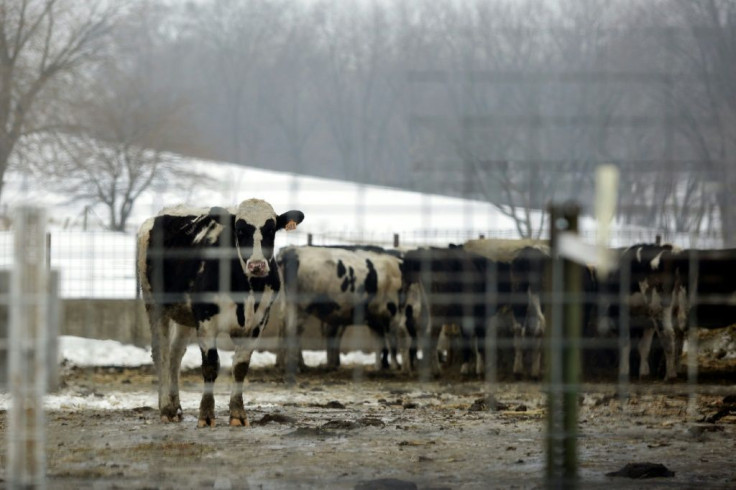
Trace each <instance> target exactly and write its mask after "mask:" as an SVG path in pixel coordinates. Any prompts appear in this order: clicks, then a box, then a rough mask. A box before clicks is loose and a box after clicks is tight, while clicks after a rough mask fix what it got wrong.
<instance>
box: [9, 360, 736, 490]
mask: <svg viewBox="0 0 736 490" xmlns="http://www.w3.org/2000/svg"><path fill="white" fill-rule="evenodd" d="M200 385H201V381H200V376H199V375H198V374H197V373H196V372H192V373H187V374H186V375H185V376H184V378H183V383H182V388H183V389H182V403H183V405H184V412H185V414H184V415H185V416H184V420H183V421H182V422H181V423H179V424H163V423H161V422H160V421H159V416H158V413H157V410H156V409H155V407H154V404H155V403H156V401H155V400H156V399H155V391H156V385H155V379H154V375H153V374H152V373H151V370H150V368H138V369H121V368H95V369H86V370H81V369H67V370H66V371H65V373H64V381H63V388H62V393H63V394H66V395H69V397H70V399H72V400H73V399H80V400H87V401H89V400H91V401H99V402H101V403H102V402H106V401H109V402H110V403H111V405H112V406H111V407H107V408H105V409H89V408H79V407H80V406H83V405H84V404H81V405H78V404H76V403H75V402H73V401H70V402H66V403H67V405H66V406H59V407H57V408H55V409H51V410H49V412H48V414H47V419H48V433H47V469H48V471H47V474H48V486H49V488H69V489H85V488H92V489H101V488H125V489H137V488H250V489H257V488H404V487H401V486H400V485H399V483H400V482H405V483H406V484H407V485H409V486H407V487H406V488H424V489H428V488H452V489H474V488H478V489H480V488H484V489H485V488H538V487H543V486H544V474H545V433H546V421H545V413H546V411H545V396H544V392H543V385H542V384H540V383H531V382H501V383H498V384H495V385H493V386H489V385H486V384H485V383H482V382H480V381H478V380H467V379H462V378H456V379H452V380H443V381H439V382H427V383H418V382H417V381H416V380H414V379H412V378H408V377H405V376H402V375H397V374H393V375H392V374H376V373H372V372H371V371H370V370H367V369H366V370H359V371H355V370H350V369H347V368H343V369H341V370H340V371H339V372H337V373H334V372H333V373H328V372H325V371H323V370H320V369H313V370H311V371H310V372H309V373H306V374H302V375H300V376H299V378H298V380H297V383H296V384H295V385H292V386H287V385H286V384H284V383H283V379H282V377H281V376H280V375H279V374H278V373H277V372H275V371H274V370H273V369H270V368H265V369H260V370H258V369H256V370H253V371H252V372H251V373H250V374H249V382H248V384H247V386H246V395H245V400H246V408H247V409H248V413H249V419H250V422H251V426H250V427H247V428H232V427H229V426H228V425H227V420H228V418H227V417H228V416H227V401H228V390H229V386H228V376H227V373H222V374H221V376H220V378H218V381H217V384H216V389H215V399H216V403H217V416H218V425H217V426H216V427H214V428H205V429H198V428H197V420H196V416H197V405H198V403H199V394H200ZM732 388H733V382H732V381H729V379H728V377H725V378H724V377H720V376H719V375H718V374H717V373H716V374H715V375H714V376H711V377H710V378H708V379H704V380H703V381H702V383H701V384H699V385H698V386H697V390H698V391H701V392H703V393H707V394H700V395H692V391H693V390H692V387H690V386H688V385H687V384H686V383H684V382H681V383H676V384H674V385H664V384H662V383H658V382H651V383H646V384H644V383H635V384H632V385H630V389H631V395H630V397H629V398H620V397H617V396H616V391H615V386H614V385H612V384H605V383H602V384H598V383H596V384H586V385H585V386H584V393H583V395H582V396H581V398H580V400H581V403H580V423H579V430H580V438H579V455H580V470H579V474H580V478H581V480H582V483H583V487H585V488H591V487H593V488H595V487H599V488H602V487H606V488H608V487H611V486H613V487H615V488H621V487H624V488H673V487H675V488H678V487H679V488H693V487H706V488H734V487H736V404H731V399H730V398H726V399H725V401H724V396H726V395H728V394H729V393H734V392H736V390H732ZM729 390H731V391H729ZM491 394H493V395H495V402H496V403H495V404H494V403H492V397H491V396H490V395H491ZM75 397H76V398H75ZM116 406H117V407H119V408H116ZM732 406H733V408H734V413H733V414H731V412H730V407H732ZM5 424H6V414H5V413H0V427H1V428H2V431H3V432H5ZM639 462H651V463H661V464H663V465H665V466H666V467H667V468H668V469H669V470H671V471H673V472H674V473H675V475H674V477H660V478H655V479H649V480H631V479H629V478H622V477H610V476H606V473H608V472H612V471H615V470H618V469H620V468H622V467H623V466H624V465H626V464H628V463H639ZM2 468H3V469H2V470H0V477H4V471H5V470H4V468H5V464H4V461H3V464H2ZM381 479H392V480H391V481H390V482H392V483H393V484H395V485H398V486H394V487H385V486H384V487H380V486H373V487H371V486H370V484H371V482H372V484H375V483H376V481H377V480H381ZM384 483H386V480H384ZM411 484H414V485H416V487H412V486H411ZM361 485H363V486H361Z"/></svg>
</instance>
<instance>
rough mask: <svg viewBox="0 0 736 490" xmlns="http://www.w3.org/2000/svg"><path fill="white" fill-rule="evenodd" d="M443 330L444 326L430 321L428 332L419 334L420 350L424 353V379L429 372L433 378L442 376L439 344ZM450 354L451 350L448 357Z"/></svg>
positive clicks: (422, 366) (422, 367)
mask: <svg viewBox="0 0 736 490" xmlns="http://www.w3.org/2000/svg"><path fill="white" fill-rule="evenodd" d="M442 330H443V326H442V325H441V324H439V323H437V322H432V321H429V322H428V325H427V328H426V330H424V331H422V332H420V334H419V335H420V337H419V349H420V350H421V351H422V363H421V369H422V376H423V377H425V376H426V375H427V371H429V374H430V375H431V376H432V377H437V376H439V375H440V374H441V369H440V358H439V356H440V352H439V342H440V334H441V333H442ZM449 352H450V349H448V355H449Z"/></svg>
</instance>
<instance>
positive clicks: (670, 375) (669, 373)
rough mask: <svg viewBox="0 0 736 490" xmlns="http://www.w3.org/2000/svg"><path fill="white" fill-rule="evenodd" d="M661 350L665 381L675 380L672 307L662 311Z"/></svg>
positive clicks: (669, 306)
mask: <svg viewBox="0 0 736 490" xmlns="http://www.w3.org/2000/svg"><path fill="white" fill-rule="evenodd" d="M662 348H663V349H664V359H665V366H666V367H665V371H666V373H665V377H664V379H665V381H672V380H675V379H677V367H676V366H675V353H676V351H675V330H674V327H673V326H672V305H671V304H670V305H668V306H666V307H664V308H663V309H662Z"/></svg>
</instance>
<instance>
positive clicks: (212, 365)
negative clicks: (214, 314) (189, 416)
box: [197, 321, 220, 427]
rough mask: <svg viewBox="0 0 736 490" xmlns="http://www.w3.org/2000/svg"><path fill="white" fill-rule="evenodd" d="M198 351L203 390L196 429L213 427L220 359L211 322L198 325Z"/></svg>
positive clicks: (213, 326)
mask: <svg viewBox="0 0 736 490" xmlns="http://www.w3.org/2000/svg"><path fill="white" fill-rule="evenodd" d="M197 337H198V341H199V350H200V351H201V353H202V378H203V380H204V389H203V391H202V400H201V401H200V403H199V421H198V422H197V426H198V427H207V426H209V427H214V426H215V395H214V389H215V380H216V379H217V375H218V373H219V372H220V357H219V356H218V354H217V345H216V343H215V339H216V338H217V329H216V326H215V325H214V323H213V322H209V321H208V322H204V323H200V326H199V330H198V332H197Z"/></svg>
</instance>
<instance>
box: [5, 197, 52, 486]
mask: <svg viewBox="0 0 736 490" xmlns="http://www.w3.org/2000/svg"><path fill="white" fill-rule="evenodd" d="M45 225H46V214H45V213H44V212H43V210H41V209H39V208H34V207H20V208H18V210H17V211H16V219H15V226H16V229H15V240H14V266H13V270H12V273H11V281H10V282H11V284H10V308H9V310H10V311H9V313H10V328H9V344H8V345H9V364H8V366H9V367H8V371H9V383H8V384H9V388H10V394H11V404H10V409H9V412H8V425H7V433H6V434H7V444H8V459H7V475H6V477H7V483H8V488H28V487H34V488H43V487H44V486H45V480H44V477H45V472H46V460H45V445H46V438H45V432H44V422H45V420H44V419H45V417H44V410H43V397H44V394H45V393H46V387H47V386H46V385H47V379H48V367H47V362H48V359H47V358H46V357H47V352H48V351H47V348H48V335H49V332H48V328H47V325H48V320H49V319H48V311H49V310H48V306H49V298H48V297H49V294H48V291H49V290H48V282H49V271H48V267H47V264H46V234H45Z"/></svg>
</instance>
